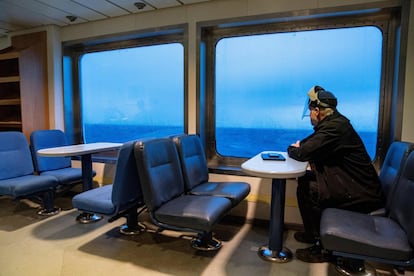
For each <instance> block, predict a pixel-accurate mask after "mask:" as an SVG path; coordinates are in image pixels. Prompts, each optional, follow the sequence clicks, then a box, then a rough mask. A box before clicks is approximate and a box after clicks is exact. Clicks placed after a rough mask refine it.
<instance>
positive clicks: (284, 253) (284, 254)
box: [258, 245, 292, 263]
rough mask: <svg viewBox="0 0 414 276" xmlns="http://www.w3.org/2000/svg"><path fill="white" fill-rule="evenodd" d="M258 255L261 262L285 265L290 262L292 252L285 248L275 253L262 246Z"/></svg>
mask: <svg viewBox="0 0 414 276" xmlns="http://www.w3.org/2000/svg"><path fill="white" fill-rule="evenodd" d="M258 254H259V256H260V257H261V258H262V259H263V260H265V261H271V262H276V263H287V262H290V261H291V260H292V252H291V251H290V250H289V249H288V248H286V247H283V248H282V250H280V251H276V250H272V249H270V248H269V247H268V246H267V245H263V246H262V247H260V248H259V251H258Z"/></svg>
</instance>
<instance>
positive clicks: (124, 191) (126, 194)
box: [72, 141, 143, 216]
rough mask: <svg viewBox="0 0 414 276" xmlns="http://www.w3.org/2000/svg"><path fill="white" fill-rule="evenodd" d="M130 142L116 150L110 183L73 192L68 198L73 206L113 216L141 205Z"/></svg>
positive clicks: (131, 142) (140, 192)
mask: <svg viewBox="0 0 414 276" xmlns="http://www.w3.org/2000/svg"><path fill="white" fill-rule="evenodd" d="M134 144H135V142H134V141H130V142H127V143H124V144H123V145H122V147H121V149H120V150H119V153H118V159H117V163H116V170H115V176H114V180H113V184H108V185H104V186H102V187H98V188H95V189H91V190H88V191H85V192H82V193H80V194H77V195H76V196H74V197H73V198H72V204H73V207H75V208H77V209H78V210H80V211H85V212H88V213H98V214H103V215H109V216H114V215H117V214H119V213H121V212H122V211H125V210H128V209H130V208H137V207H139V206H142V205H143V199H142V191H141V185H140V180H139V176H138V172H137V166H136V163H135V156H134ZM135 213H136V212H135Z"/></svg>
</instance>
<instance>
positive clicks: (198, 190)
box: [190, 182, 250, 206]
mask: <svg viewBox="0 0 414 276" xmlns="http://www.w3.org/2000/svg"><path fill="white" fill-rule="evenodd" d="M190 193H191V194H193V195H210V196H221V197H226V198H228V199H230V201H231V202H232V204H233V206H234V205H236V204H238V203H239V202H240V201H242V200H243V199H244V198H245V197H246V196H247V195H248V194H249V193H250V185H249V184H248V183H246V182H205V183H202V184H199V185H197V186H195V187H194V188H193V189H192V190H191V191H190Z"/></svg>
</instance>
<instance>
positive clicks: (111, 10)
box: [72, 0, 129, 18]
mask: <svg viewBox="0 0 414 276" xmlns="http://www.w3.org/2000/svg"><path fill="white" fill-rule="evenodd" d="M72 1H73V2H75V3H78V4H80V5H82V6H84V7H87V8H89V9H91V10H94V11H96V12H98V13H100V14H102V15H104V16H105V17H108V18H109V17H114V16H121V15H127V14H129V12H128V11H126V10H125V9H122V8H120V7H119V6H117V5H114V4H112V3H111V2H108V1H96V0H72ZM114 2H116V1H114Z"/></svg>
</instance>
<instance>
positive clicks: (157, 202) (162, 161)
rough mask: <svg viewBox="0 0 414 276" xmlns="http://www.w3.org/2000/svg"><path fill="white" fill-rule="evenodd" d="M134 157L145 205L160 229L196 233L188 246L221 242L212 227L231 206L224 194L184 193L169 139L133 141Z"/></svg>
mask: <svg viewBox="0 0 414 276" xmlns="http://www.w3.org/2000/svg"><path fill="white" fill-rule="evenodd" d="M135 157H136V161H137V166H138V174H139V176H140V179H141V186H142V191H143V194H144V201H145V205H146V206H147V208H148V212H149V214H150V217H151V219H152V221H153V222H154V224H155V225H157V226H158V227H159V228H160V230H163V229H172V230H177V231H191V232H195V233H197V234H198V238H196V239H193V240H192V246H193V247H194V248H196V249H199V250H217V249H219V248H220V247H221V242H220V241H219V240H217V239H215V238H213V235H212V228H213V227H214V226H215V225H216V223H217V222H218V221H219V220H220V219H221V218H222V217H223V216H224V215H225V214H226V213H227V212H228V211H229V210H230V209H231V207H232V204H231V201H230V200H229V199H227V198H224V197H216V196H195V195H188V194H185V187H184V179H183V175H182V170H181V165H180V160H179V157H178V153H177V148H176V146H175V145H174V142H173V141H172V140H171V139H169V138H159V139H146V140H141V141H138V142H137V143H136V144H135Z"/></svg>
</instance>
